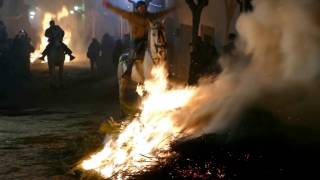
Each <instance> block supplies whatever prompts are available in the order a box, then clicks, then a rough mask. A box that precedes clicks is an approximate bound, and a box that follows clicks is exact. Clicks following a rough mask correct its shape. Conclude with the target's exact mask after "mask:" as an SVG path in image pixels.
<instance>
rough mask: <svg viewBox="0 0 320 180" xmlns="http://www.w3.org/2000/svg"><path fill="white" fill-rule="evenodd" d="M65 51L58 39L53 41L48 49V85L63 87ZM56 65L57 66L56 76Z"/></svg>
mask: <svg viewBox="0 0 320 180" xmlns="http://www.w3.org/2000/svg"><path fill="white" fill-rule="evenodd" d="M65 53H66V52H65V48H64V47H63V44H62V43H61V42H59V41H56V42H53V44H52V47H51V48H50V49H49V51H48V66H49V74H50V85H51V87H52V88H62V87H63V70H64V61H65ZM56 67H58V68H59V72H58V78H57V77H56Z"/></svg>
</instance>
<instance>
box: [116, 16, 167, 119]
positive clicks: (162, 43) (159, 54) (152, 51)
mask: <svg viewBox="0 0 320 180" xmlns="http://www.w3.org/2000/svg"><path fill="white" fill-rule="evenodd" d="M149 25H150V30H149V32H148V43H147V48H146V51H145V55H144V59H139V60H136V61H135V63H134V65H133V67H132V74H131V79H132V80H131V81H128V80H126V79H124V78H122V76H123V74H124V73H125V72H126V70H127V67H128V63H129V58H130V57H131V55H130V54H132V52H130V51H133V50H129V51H127V52H125V53H123V54H122V55H121V56H120V58H119V64H118V73H117V75H118V83H119V99H120V107H121V111H122V113H124V114H135V113H137V112H138V111H139V110H138V109H137V108H136V107H137V105H138V104H139V103H140V97H139V95H138V94H137V93H136V89H137V86H138V85H139V84H143V83H144V82H145V81H146V80H148V79H150V78H151V70H152V68H153V67H154V66H155V65H158V64H160V63H161V62H165V61H166V59H167V39H166V34H165V29H164V24H163V22H158V21H157V22H149Z"/></svg>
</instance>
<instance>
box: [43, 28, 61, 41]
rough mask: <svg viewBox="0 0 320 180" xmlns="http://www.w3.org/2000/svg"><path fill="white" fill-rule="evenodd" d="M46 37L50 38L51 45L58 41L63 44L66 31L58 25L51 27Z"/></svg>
mask: <svg viewBox="0 0 320 180" xmlns="http://www.w3.org/2000/svg"><path fill="white" fill-rule="evenodd" d="M45 36H46V37H47V38H48V41H49V43H52V42H54V41H56V40H57V41H59V42H62V40H63V37H64V31H63V29H62V28H61V27H60V26H58V25H54V26H50V28H48V29H47V30H46V32H45Z"/></svg>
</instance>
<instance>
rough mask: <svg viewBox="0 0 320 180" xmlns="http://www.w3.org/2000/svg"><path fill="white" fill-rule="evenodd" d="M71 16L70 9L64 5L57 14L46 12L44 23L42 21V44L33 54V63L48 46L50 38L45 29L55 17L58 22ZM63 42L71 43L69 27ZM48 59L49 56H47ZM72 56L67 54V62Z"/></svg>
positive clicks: (31, 59)
mask: <svg viewBox="0 0 320 180" xmlns="http://www.w3.org/2000/svg"><path fill="white" fill-rule="evenodd" d="M68 16H69V11H68V9H67V8H66V7H65V6H64V7H62V9H61V11H59V12H58V13H57V14H51V13H49V12H46V13H45V14H44V16H43V19H42V23H41V31H40V34H39V36H40V39H41V40H40V44H38V45H37V49H36V50H35V51H34V53H32V54H31V58H30V61H31V63H34V62H35V61H36V60H37V59H38V58H39V57H41V53H42V51H43V50H44V49H45V48H46V46H47V45H48V38H46V37H45V36H44V34H45V31H46V29H47V28H49V22H50V21H51V20H53V19H56V21H57V23H59V21H61V20H62V19H63V18H65V17H68ZM63 42H64V43H65V44H66V45H67V46H69V45H70V43H71V31H70V30H68V29H65V36H64V39H63ZM46 61H47V57H46ZM69 61H70V58H69V56H66V62H69Z"/></svg>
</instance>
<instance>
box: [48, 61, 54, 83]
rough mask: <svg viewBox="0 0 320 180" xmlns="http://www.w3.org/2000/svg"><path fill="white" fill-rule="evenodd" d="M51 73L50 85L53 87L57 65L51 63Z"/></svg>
mask: <svg viewBox="0 0 320 180" xmlns="http://www.w3.org/2000/svg"><path fill="white" fill-rule="evenodd" d="M49 75H50V86H51V87H52V88H53V87H54V86H55V67H54V65H49Z"/></svg>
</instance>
